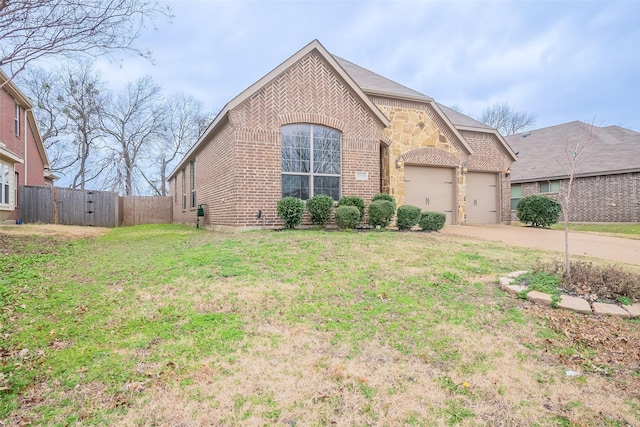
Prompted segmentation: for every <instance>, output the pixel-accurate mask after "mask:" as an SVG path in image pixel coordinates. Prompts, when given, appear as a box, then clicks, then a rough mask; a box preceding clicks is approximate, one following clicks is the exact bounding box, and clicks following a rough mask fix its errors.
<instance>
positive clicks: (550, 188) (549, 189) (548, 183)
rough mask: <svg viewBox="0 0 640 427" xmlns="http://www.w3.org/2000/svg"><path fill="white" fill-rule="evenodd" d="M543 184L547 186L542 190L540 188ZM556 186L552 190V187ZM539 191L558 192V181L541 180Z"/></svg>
mask: <svg viewBox="0 0 640 427" xmlns="http://www.w3.org/2000/svg"><path fill="white" fill-rule="evenodd" d="M543 185H546V186H547V189H546V190H544V189H543V188H542V186H543ZM556 186H557V187H558V188H557V190H554V188H553V187H556ZM540 192H541V193H544V194H550V193H559V192H560V181H542V182H540Z"/></svg>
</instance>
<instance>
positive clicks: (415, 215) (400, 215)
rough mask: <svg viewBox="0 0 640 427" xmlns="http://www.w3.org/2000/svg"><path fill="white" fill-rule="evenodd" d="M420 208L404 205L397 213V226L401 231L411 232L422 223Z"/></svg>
mask: <svg viewBox="0 0 640 427" xmlns="http://www.w3.org/2000/svg"><path fill="white" fill-rule="evenodd" d="M420 213H421V212H420V208H419V207H417V206H411V205H402V206H400V207H398V211H397V212H396V225H397V226H398V229H400V230H409V229H410V228H411V227H413V226H414V225H418V222H420Z"/></svg>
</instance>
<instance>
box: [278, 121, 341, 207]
mask: <svg viewBox="0 0 640 427" xmlns="http://www.w3.org/2000/svg"><path fill="white" fill-rule="evenodd" d="M280 135H281V143H282V156H281V157H282V197H286V196H293V197H299V198H301V199H302V200H307V199H309V198H310V197H313V196H315V195H318V194H326V195H328V196H331V197H333V199H334V200H338V199H339V198H340V175H341V170H342V169H341V150H340V139H341V134H340V132H339V131H337V130H335V129H331V128H328V127H326V126H321V125H313V124H307V123H298V124H292V125H286V126H282V128H281V129H280Z"/></svg>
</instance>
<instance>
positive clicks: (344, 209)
mask: <svg viewBox="0 0 640 427" xmlns="http://www.w3.org/2000/svg"><path fill="white" fill-rule="evenodd" d="M335 216H336V225H337V226H338V228H340V229H341V230H347V229H354V228H356V225H358V223H359V222H360V209H358V207H357V206H338V208H337V209H336V214H335Z"/></svg>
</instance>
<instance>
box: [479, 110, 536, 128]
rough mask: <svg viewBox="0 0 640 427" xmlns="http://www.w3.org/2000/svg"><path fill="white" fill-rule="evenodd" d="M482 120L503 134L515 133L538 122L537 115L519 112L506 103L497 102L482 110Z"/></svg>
mask: <svg viewBox="0 0 640 427" xmlns="http://www.w3.org/2000/svg"><path fill="white" fill-rule="evenodd" d="M480 121H481V122H482V123H484V124H486V125H488V126H491V127H492V128H494V129H497V130H498V132H500V133H501V134H502V135H513V134H516V133H518V132H520V131H524V130H526V129H528V128H530V127H532V126H534V125H535V124H536V115H535V114H532V113H524V112H518V111H516V110H514V109H513V108H512V107H510V106H509V105H508V104H506V103H502V104H500V103H496V104H493V105H492V106H491V107H487V108H485V109H484V110H483V111H482V116H481V117H480Z"/></svg>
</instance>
